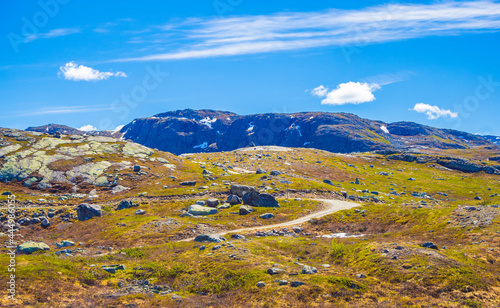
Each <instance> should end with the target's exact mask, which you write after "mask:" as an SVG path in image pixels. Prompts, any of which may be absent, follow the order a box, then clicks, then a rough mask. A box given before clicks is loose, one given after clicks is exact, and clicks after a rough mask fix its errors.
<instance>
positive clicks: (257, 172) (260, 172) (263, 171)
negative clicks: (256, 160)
mask: <svg viewBox="0 0 500 308" xmlns="http://www.w3.org/2000/svg"><path fill="white" fill-rule="evenodd" d="M264 173H267V171H266V170H264V169H262V168H259V169H257V171H256V172H255V174H264Z"/></svg>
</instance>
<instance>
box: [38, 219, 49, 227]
mask: <svg viewBox="0 0 500 308" xmlns="http://www.w3.org/2000/svg"><path fill="white" fill-rule="evenodd" d="M40 225H41V226H42V227H43V228H47V227H50V221H49V220H48V219H47V218H44V219H42V221H41V223H40Z"/></svg>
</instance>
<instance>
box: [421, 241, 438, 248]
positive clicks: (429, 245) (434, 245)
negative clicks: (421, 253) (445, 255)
mask: <svg viewBox="0 0 500 308" xmlns="http://www.w3.org/2000/svg"><path fill="white" fill-rule="evenodd" d="M422 247H424V248H430V249H436V250H438V247H437V245H436V244H434V243H432V242H425V243H423V244H422Z"/></svg>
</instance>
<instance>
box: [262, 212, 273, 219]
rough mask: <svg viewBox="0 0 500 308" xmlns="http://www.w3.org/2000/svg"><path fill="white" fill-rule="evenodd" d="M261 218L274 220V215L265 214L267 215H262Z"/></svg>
mask: <svg viewBox="0 0 500 308" xmlns="http://www.w3.org/2000/svg"><path fill="white" fill-rule="evenodd" d="M259 218H261V219H270V218H274V215H273V214H272V213H265V214H262V215H260V216H259Z"/></svg>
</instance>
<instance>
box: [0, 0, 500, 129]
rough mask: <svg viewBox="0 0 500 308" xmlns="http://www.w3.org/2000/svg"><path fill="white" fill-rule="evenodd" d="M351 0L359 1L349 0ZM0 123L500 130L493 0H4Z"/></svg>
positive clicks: (497, 7) (497, 10) (498, 19)
mask: <svg viewBox="0 0 500 308" xmlns="http://www.w3.org/2000/svg"><path fill="white" fill-rule="evenodd" d="M353 2H355V3H353ZM2 6H3V7H2V10H0V18H1V20H2V23H1V25H0V27H1V30H2V39H1V40H0V52H1V54H0V55H1V57H0V97H1V101H0V106H1V107H2V114H1V115H0V126H1V127H13V128H19V129H25V128H27V127H28V126H38V125H43V124H48V123H57V124H65V125H69V126H72V127H76V128H80V127H95V128H97V129H114V128H116V127H117V126H119V125H123V124H126V123H128V122H130V121H132V120H133V119H134V118H138V117H146V116H151V115H154V114H157V113H160V112H165V111H168V110H175V109H184V108H193V109H202V108H203V109H205V108H207V109H220V110H227V111H233V112H236V113H240V114H252V113H265V112H299V111H330V112H350V113H354V114H357V115H359V116H361V117H365V118H370V119H376V120H382V121H386V122H395V121H414V122H418V123H423V124H427V125H431V126H436V127H443V128H453V129H458V130H464V131H468V132H472V133H481V134H485V133H487V134H495V135H500V121H498V115H499V114H500V105H499V103H500V57H499V51H500V32H499V30H500V2H498V1H441V2H435V1H418V2H416V1H412V2H410V1H407V2H396V1H351V3H347V1H314V2H313V1H291V0H287V1H260V0H252V1H249V0H215V1H214V0H207V1H147V2H146V1H142V2H141V1H120V2H119V4H118V2H111V1H93V0H90V1H77V0H41V1H40V2H39V1H23V2H22V3H21V2H19V1H10V2H7V1H4V2H2Z"/></svg>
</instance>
